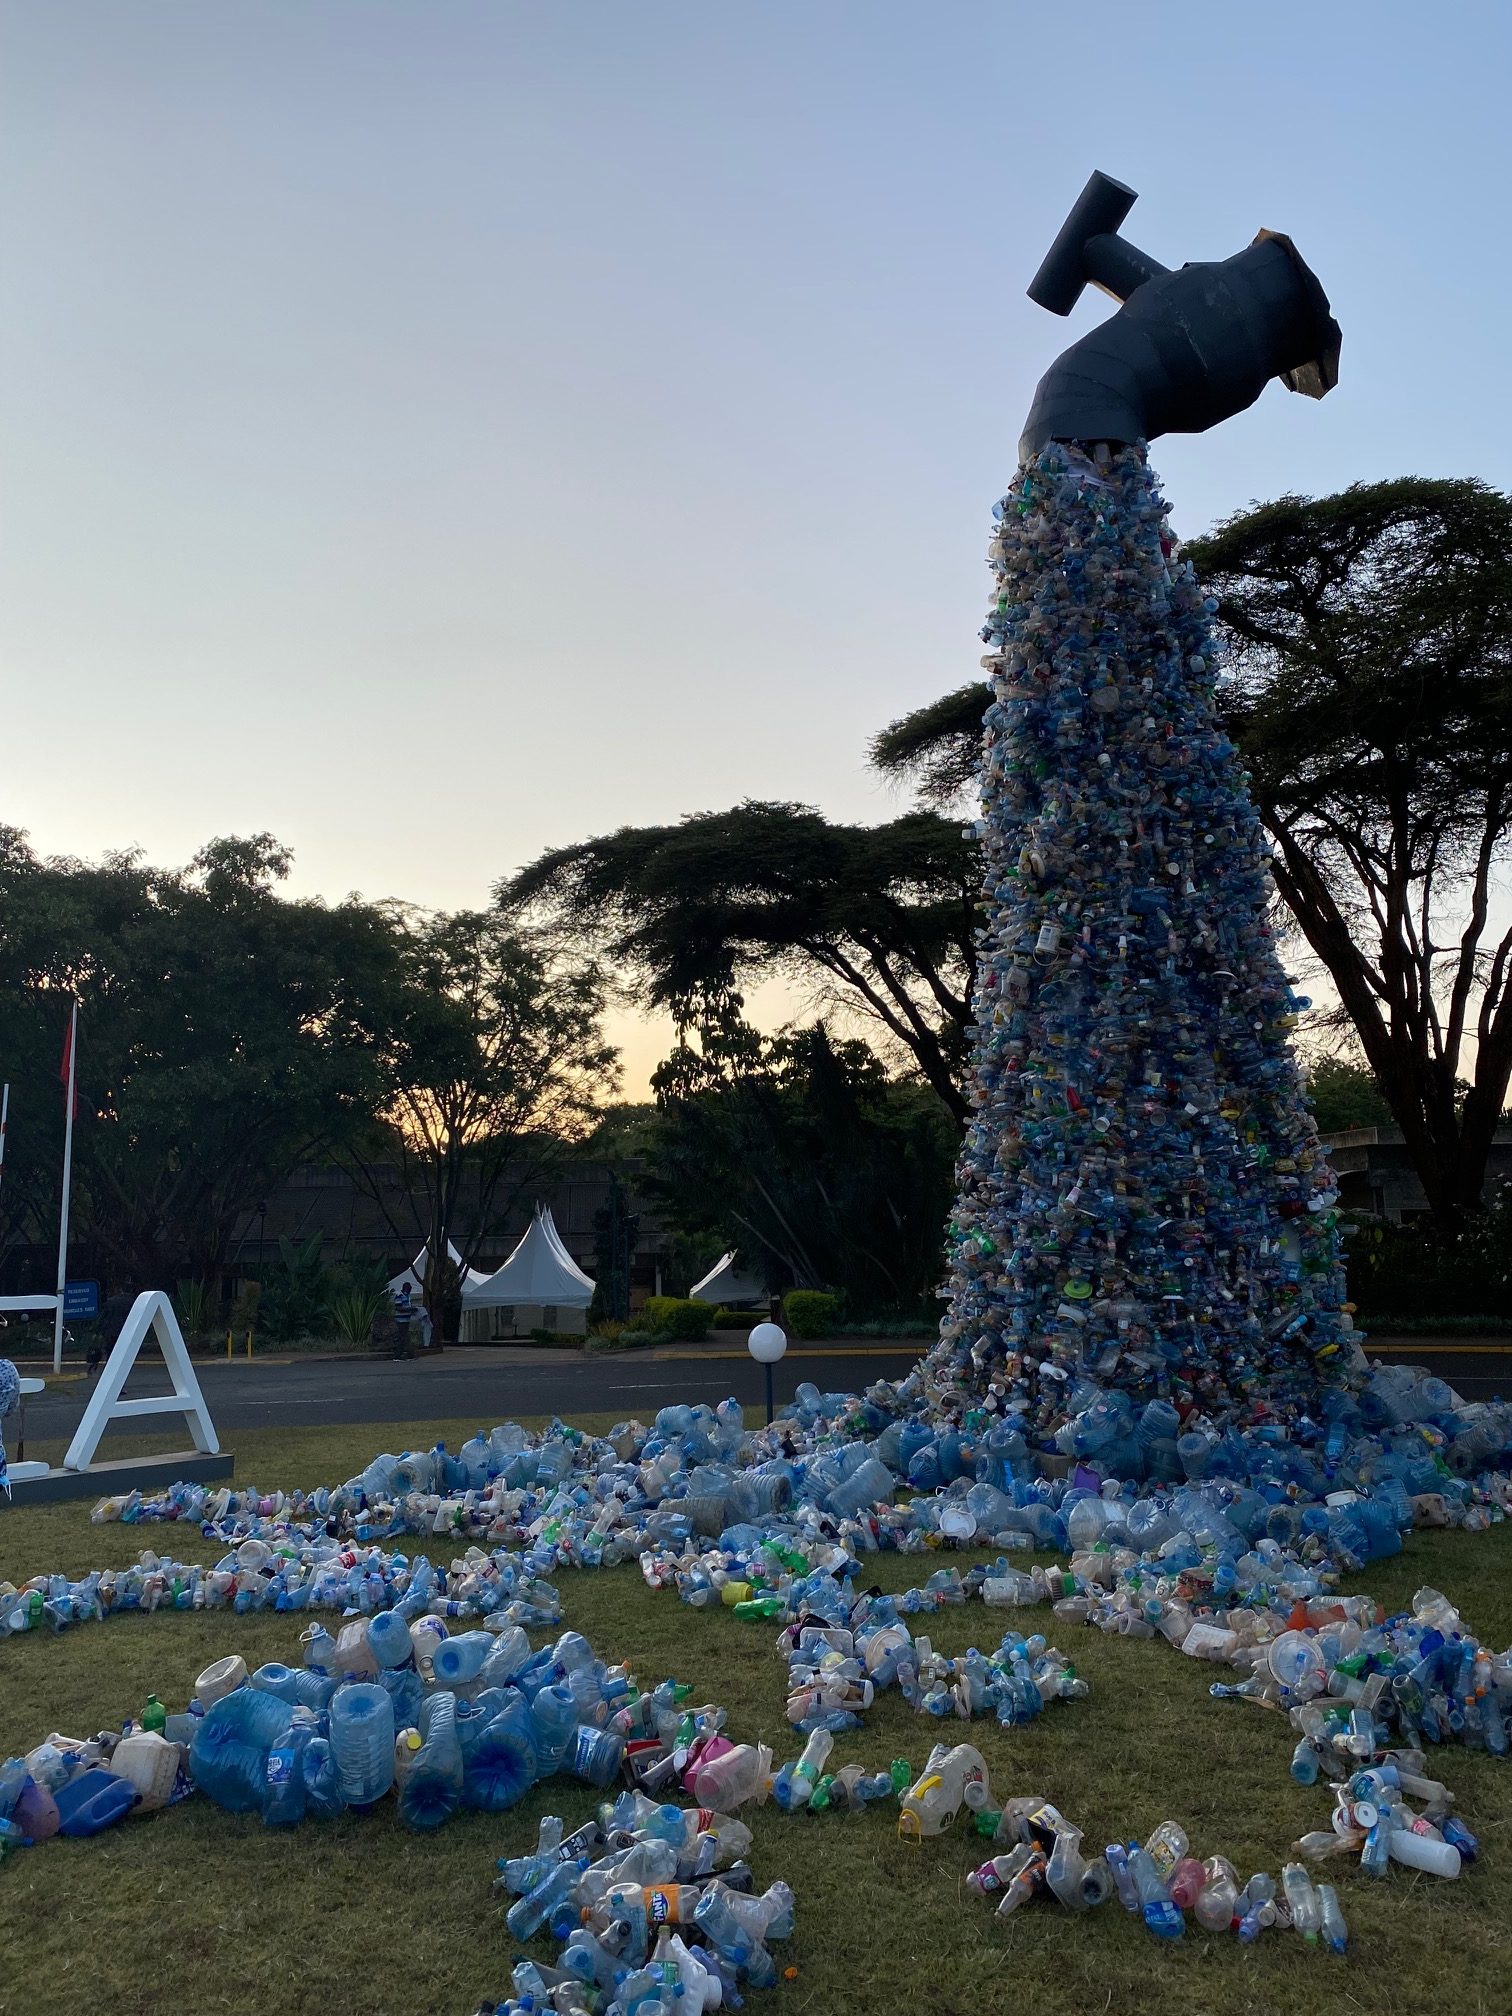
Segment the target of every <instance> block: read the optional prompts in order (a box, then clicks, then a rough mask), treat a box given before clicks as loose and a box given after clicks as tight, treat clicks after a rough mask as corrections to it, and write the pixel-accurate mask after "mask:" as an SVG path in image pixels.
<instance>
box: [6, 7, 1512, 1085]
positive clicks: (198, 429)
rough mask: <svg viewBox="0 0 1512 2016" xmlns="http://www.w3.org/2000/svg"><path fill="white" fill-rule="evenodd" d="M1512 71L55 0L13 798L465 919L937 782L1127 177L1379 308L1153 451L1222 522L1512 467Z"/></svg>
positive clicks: (1348, 307)
mask: <svg viewBox="0 0 1512 2016" xmlns="http://www.w3.org/2000/svg"><path fill="white" fill-rule="evenodd" d="M1509 57H1512V15H1509V12H1508V10H1506V9H1505V7H1503V6H1500V5H1490V4H1485V5H1482V4H1476V0H1467V4H1450V5H1448V6H1444V7H1440V8H1437V9H1424V8H1422V7H1421V6H1419V5H1408V4H1405V0H1374V4H1370V5H1364V4H1357V0H1327V4H1324V5H1321V6H1318V7H1315V8H1313V9H1311V10H1309V12H1308V13H1307V14H1306V15H1302V14H1301V13H1291V12H1288V11H1287V10H1282V11H1281V12H1279V13H1277V12H1270V13H1266V14H1263V15H1259V16H1257V15H1256V14H1255V13H1254V11H1253V10H1252V9H1247V8H1238V7H1224V6H1215V5H1214V4H1212V0H1204V4H1192V5H1186V4H1182V5H1160V4H1158V0H1157V4H1149V5H1146V6H1143V7H1141V8H1138V9H1131V8H1129V7H1128V6H1127V5H1126V4H1106V0H1083V4H1081V5H1080V6H1077V7H1074V8H1062V9H1049V8H1039V7H1035V8H1032V9H1031V8H1028V7H1025V6H1023V5H1020V4H1017V0H992V4H988V0H931V4H925V0H911V4H896V0H807V4H787V0H764V4H762V5H761V6H744V7H741V6H734V5H729V4H719V0H634V4H626V0H552V4H549V5H547V4H542V0H535V4H529V5H526V4H512V0H493V4H486V5H484V4H472V0H407V4H397V0H284V4H277V5H274V4H240V0H215V4H214V5H213V6H206V5H204V4H203V0H172V4H169V0H48V4H47V5H46V6H37V5H35V4H30V0H4V4H0V247H3V256H0V468H3V472H4V477H3V498H0V681H3V687H0V690H3V692H4V695H5V709H4V717H3V723H4V725H3V728H0V821H4V822H5V823H8V824H12V825H19V826H22V827H25V828H26V829H28V830H29V831H30V833H31V836H32V840H33V843H34V845H35V846H36V847H37V848H38V849H39V850H40V851H42V852H44V853H68V854H75V855H82V856H94V855H98V854H100V853H102V852H104V851H106V850H107V849H114V848H123V847H139V848H141V849H142V850H144V851H145V853H146V855H147V856H148V857H149V858H150V859H152V860H155V861H159V862H163V863H177V862H182V861H186V860H187V859H188V858H189V857H190V856H191V855H192V854H193V853H194V852H195V851H196V849H197V848H198V847H199V846H200V845H201V844H202V843H203V842H204V841H205V840H206V839H208V838H209V837H211V836H212V835H218V834H225V833H248V832H253V831H257V830H262V829H271V830H272V831H273V832H274V833H276V834H277V835H278V837H279V838H280V839H281V840H282V841H284V842H285V843H286V844H287V845H289V846H291V847H292V848H293V849H294V852H295V859H296V866H295V871H294V877H293V881H292V885H291V886H292V887H294V888H295V889H296V890H298V891H300V892H306V893H320V894H323V895H325V896H326V897H328V898H330V899H332V900H335V899H339V898H340V897H342V896H343V895H345V894H347V893H348V892H350V891H354V890H355V891H361V892H362V893H363V894H364V895H367V896H369V897H383V896H402V897H405V898H407V899H409V900H411V901H413V902H417V903H421V904H425V905H428V906H441V907H460V906H468V905H479V904H482V903H484V902H486V901H487V899H488V894H489V890H490V888H491V886H492V884H493V883H494V882H495V881H496V880H497V879H498V878H499V877H500V876H502V875H505V874H507V873H509V872H510V871H511V870H513V869H515V868H517V867H519V866H520V865H522V864H523V863H524V862H526V861H529V860H530V859H532V858H533V857H534V856H535V855H537V854H538V853H540V852H541V851H542V850H543V849H545V848H547V847H550V846H555V845H560V844H565V843H568V842H571V841H574V840H577V839H580V838H582V837H584V836H585V835H587V834H589V833H597V832H604V831H607V830H610V829H612V828H614V827H616V826H618V825H621V824H624V823H627V822H628V823H646V822H651V821H657V822H660V821H664V820H669V819H675V818H677V817H680V816H681V815H683V814H684V813H689V812H697V811H701V810H706V809H713V808H718V807H722V806H725V805H728V804H731V803H733V802H735V801H737V800H739V799H741V798H745V797H759V798H783V799H793V800H798V801H801V802H805V803H812V804H817V805H820V806H822V807H823V808H824V809H825V810H826V811H827V812H829V813H830V814H832V815H834V816H836V817H841V818H848V819H860V820H873V819H883V818H887V817H889V816H892V814H893V813H895V812H896V811H897V810H898V809H899V806H900V800H899V798H898V796H897V795H896V793H895V792H894V791H893V790H891V789H889V788H888V787H885V786H883V785H881V784H880V783H879V782H878V781H877V780H876V779H875V778H873V777H872V776H871V775H870V774H869V772H868V771H867V768H866V764H865V745H866V740H867V737H868V736H869V735H870V734H871V733H872V731H874V730H875V729H876V728H878V727H880V726H881V725H883V724H884V723H885V722H887V721H888V720H890V719H892V718H894V717H895V716H896V715H898V714H900V713H902V712H904V711H905V710H907V709H909V708H911V707H914V706H916V705H919V704H921V703H923V702H925V701H927V700H929V699H931V698H933V697H935V696H937V695H938V694H939V693H941V692H943V691H945V690H946V689H948V688H950V687H953V686H956V685H959V684H960V683H962V682H963V681H964V680H965V679H968V678H970V677H972V676H973V675H974V674H975V672H976V665H977V658H978V656H979V653H980V646H979V644H978V642H977V638H976V631H977V627H978V624H979V621H980V617H981V612H982V609H983V607H984V606H985V598H986V591H987V585H988V583H987V575H986V572H985V570H984V565H983V560H984V554H985V548H986V540H987V530H988V522H989V515H990V507H991V504H992V502H993V500H994V499H995V498H996V497H998V496H999V495H1000V494H1001V493H1002V491H1003V490H1004V489H1005V487H1006V486H1007V484H1008V482H1009V480H1010V479H1011V476H1012V474H1013V465H1014V460H1015V446H1016V442H1017V439H1018V434H1019V430H1020V426H1021V424H1022V421H1023V418H1024V415H1025V413H1026V411H1027V408H1028V404H1029V400H1030V397H1031V394H1032V392H1033V389H1034V385H1035V382H1036V380H1037V379H1038V377H1039V376H1040V374H1041V372H1042V371H1043V370H1044V369H1045V368H1046V367H1047V366H1048V364H1049V363H1050V362H1051V361H1052V359H1053V358H1054V357H1055V356H1056V355H1057V354H1058V352H1059V351H1060V350H1061V349H1062V348H1064V347H1065V345H1066V343H1068V342H1069V341H1071V340H1072V339H1073V338H1074V336H1076V335H1077V334H1079V333H1081V331H1082V330H1084V329H1085V328H1088V327H1090V326H1091V325H1092V324H1093V323H1094V322H1096V321H1097V320H1099V319H1101V317H1102V316H1103V315H1105V314H1106V313H1107V312H1109V304H1108V303H1107V302H1106V300H1105V299H1104V298H1103V297H1101V296H1099V295H1096V294H1095V293H1089V294H1088V295H1087V296H1086V297H1085V298H1084V300H1083V302H1082V303H1081V305H1080V306H1079V307H1078V309H1077V310H1076V311H1075V312H1074V314H1073V315H1072V316H1071V317H1070V318H1069V321H1067V322H1060V321H1058V320H1057V319H1056V318H1054V317H1051V316H1049V315H1047V314H1045V313H1044V311H1043V310H1041V309H1038V308H1036V307H1034V306H1033V305H1032V304H1031V303H1030V302H1029V301H1028V300H1027V299H1026V298H1025V295H1024V289H1025V287H1026V285H1027V284H1028V281H1029V279H1030V278H1031V276H1032V274H1033V272H1034V270H1035V268H1036V267H1037V266H1038V264H1039V262H1040V259H1041V258H1042V257H1043V255H1044V253H1045V251H1046V250H1047V249H1048V247H1049V244H1050V241H1051V239H1052V238H1053V237H1054V234H1055V232H1056V229H1057V228H1058V226H1059V224H1060V222H1061V221H1062V218H1063V216H1064V214H1065V212H1066V210H1067V208H1068V207H1069V205H1070V204H1071V202H1072V200H1073V199H1074V197H1075V196H1076V194H1077V192H1078V191H1079V189H1080V188H1081V186H1082V184H1083V182H1084V181H1085V179H1086V177H1087V175H1088V173H1089V172H1090V171H1091V170H1092V169H1093V168H1094V167H1096V168H1102V169H1104V170H1105V171H1107V172H1108V173H1110V174H1112V175H1115V176H1117V177H1118V178H1119V179H1120V180H1122V181H1125V182H1128V183H1130V184H1131V185H1132V186H1133V187H1134V188H1135V189H1137V190H1138V191H1139V201H1138V203H1137V205H1136V206H1135V209H1134V211H1133V213H1132V214H1131V216H1130V218H1129V220H1128V223H1127V224H1126V225H1125V227H1124V228H1125V231H1126V233H1127V235H1129V236H1130V237H1131V238H1133V239H1134V240H1135V242H1136V243H1138V244H1140V245H1141V246H1143V247H1144V248H1145V249H1147V250H1148V251H1149V252H1151V253H1152V254H1153V255H1154V256H1155V257H1157V258H1158V259H1160V260H1161V261H1163V263H1165V264H1167V265H1178V264H1180V263H1181V262H1182V261H1184V260H1187V259H1202V258H1224V257H1227V256H1228V255H1230V254H1231V253H1233V252H1237V251H1239V250H1241V249H1242V248H1243V246H1244V245H1245V244H1247V243H1248V242H1249V240H1250V239H1251V238H1252V237H1253V235H1254V233H1255V231H1256V230H1257V229H1259V228H1260V227H1261V226H1266V227H1269V228H1271V229H1276V230H1283V231H1285V232H1287V233H1288V234H1289V235H1291V236H1292V237H1293V238H1294V239H1295V241H1296V243H1297V245H1298V248H1299V249H1300V251H1301V252H1302V254H1303V256H1304V257H1305V258H1306V259H1307V260H1308V262H1309V264H1310V265H1311V266H1312V267H1313V269H1314V271H1315V272H1316V273H1317V274H1318V275H1319V277H1320V278H1321V280H1322V282H1323V284H1324V286H1325V288H1326V289H1327V290H1328V292H1329V294H1330V296H1331V299H1332V302H1333V307H1334V312H1335V314H1336V315H1337V317H1338V319H1339V321H1340V322H1341V324H1342V325H1343V330H1344V347H1343V357H1342V369H1341V378H1340V383H1339V386H1338V389H1337V390H1336V391H1335V392H1334V393H1333V394H1332V395H1331V396H1330V397H1329V398H1328V399H1327V400H1326V401H1324V402H1323V403H1322V404H1321V405H1318V404H1315V403H1314V402H1312V401H1310V400H1305V399H1299V398H1295V397H1293V396H1291V395H1289V394H1288V393H1286V392H1285V391H1284V390H1283V389H1282V388H1281V387H1280V386H1279V385H1272V386H1271V387H1270V388H1268V389H1267V391H1266V392H1265V394H1264V395H1263V396H1262V398H1261V400H1260V402H1259V403H1258V405H1257V406H1256V407H1254V408H1253V409H1252V410H1251V411H1250V412H1249V413H1247V414H1245V415H1242V416H1240V417H1239V418H1237V419H1234V420H1232V421H1230V422H1228V423H1227V424H1225V425H1224V426H1223V427H1222V428H1221V429H1219V430H1217V431H1215V432H1214V433H1211V434H1209V435H1206V436H1197V437H1168V438H1166V439H1165V440H1163V441H1161V442H1160V443H1159V444H1158V446H1157V448H1156V450H1155V453H1154V457H1153V459H1154V460H1155V462H1156V464H1157V466H1158V468H1159V469H1160V471H1161V472H1162V475H1163V477H1164V479H1165V485H1166V490H1167V494H1168V495H1169V496H1170V497H1171V498H1172V500H1173V505H1174V521H1175V523H1176V526H1177V529H1178V530H1181V531H1185V532H1187V533H1195V532H1198V531H1201V530H1204V529H1205V528H1206V527H1207V526H1208V525H1209V524H1211V523H1212V522H1213V521H1214V520H1215V519H1216V518H1218V517H1221V516H1224V515H1226V514H1228V513H1230V512H1233V511H1235V510H1237V509H1240V508H1242V507H1243V506H1244V505H1245V504H1247V503H1248V502H1249V501H1251V500H1252V499H1260V498H1268V497H1272V496H1275V495H1278V494H1280V493H1281V492H1283V491H1288V490H1290V491H1300V492H1303V493H1307V494H1314V495H1316V494H1322V493H1325V492H1327V491H1330V490H1334V489H1337V488H1340V487H1342V486H1343V485H1345V484H1346V483H1349V482H1352V481H1355V480H1373V479H1377V478H1381V477H1389V476H1395V475H1402V474H1408V473H1413V474H1421V475H1469V474H1474V475H1479V476H1483V477H1485V478H1486V479H1488V480H1489V481H1491V482H1493V483H1495V484H1497V485H1499V486H1502V487H1507V486H1508V485H1509V484H1512V398H1509V397H1508V392H1507V387H1506V385H1505V383H1504V378H1505V374H1506V370H1507V366H1506V364H1505V351H1506V340H1507V339H1506V329H1507V323H1508V311H1509V306H1512V300H1509V297H1512V268H1509V265H1508V262H1507V261H1506V260H1505V258H1503V257H1502V256H1501V248H1503V247H1504V246H1505V243H1506V240H1507V230H1508V217H1507V214H1506V198H1505V195H1504V193H1503V192H1504V188H1505V176H1504V159H1503V135H1504V128H1505V117H1506V80H1507V76H1508V74H1509ZM772 998H774V997H769V998H768V1003H767V1005H768V1007H771V1005H772ZM777 1006H778V1007H780V1006H781V1002H780V999H778V1000H777ZM618 1033H619V1034H620V1035H621V1037H622V1039H623V1040H624V1042H625V1046H626V1064H627V1087H628V1089H630V1090H632V1091H634V1090H636V1089H638V1088H639V1087H640V1086H641V1085H642V1084H643V1083H644V1076H645V1072H646V1070H647V1068H648V1067H649V1065H650V1064H651V1063H653V1062H654V1061H655V1058H656V1056H657V1055H658V1054H660V1049H661V1047H662V1043H663V1032H662V1031H661V1030H660V1029H654V1028H653V1029H639V1028H636V1027H634V1026H631V1025H628V1024H625V1025H621V1026H620V1027H619V1030H618Z"/></svg>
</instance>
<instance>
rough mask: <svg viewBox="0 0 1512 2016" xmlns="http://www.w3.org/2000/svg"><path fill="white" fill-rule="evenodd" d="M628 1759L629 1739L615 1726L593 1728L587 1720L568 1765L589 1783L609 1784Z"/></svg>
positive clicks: (579, 1733) (577, 1737)
mask: <svg viewBox="0 0 1512 2016" xmlns="http://www.w3.org/2000/svg"><path fill="white" fill-rule="evenodd" d="M624 1761H625V1739H624V1737H623V1736H620V1735H618V1734H617V1733H616V1732H615V1731H614V1730H613V1729H593V1728H590V1727H588V1725H587V1724H586V1723H585V1724H583V1725H582V1726H581V1727H580V1728H579V1729H578V1732H577V1736H576V1738H575V1740H574V1742H573V1746H572V1750H571V1752H570V1754H569V1756H568V1759H567V1768H568V1769H569V1770H570V1771H571V1773H572V1775H573V1777H574V1778H581V1779H582V1781H583V1783H584V1784H585V1785H597V1786H599V1787H601V1788H602V1787H606V1786H609V1785H612V1784H613V1783H614V1781H615V1779H616V1778H617V1777H618V1776H619V1770H620V1766H621V1764H623V1762H624Z"/></svg>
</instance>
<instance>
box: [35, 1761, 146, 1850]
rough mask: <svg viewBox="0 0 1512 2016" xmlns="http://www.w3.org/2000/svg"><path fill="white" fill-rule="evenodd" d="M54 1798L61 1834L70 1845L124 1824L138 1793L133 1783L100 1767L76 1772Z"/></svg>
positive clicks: (60, 1787) (96, 1766)
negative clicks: (117, 1824) (121, 1823)
mask: <svg viewBox="0 0 1512 2016" xmlns="http://www.w3.org/2000/svg"><path fill="white" fill-rule="evenodd" d="M54 1796H55V1801H56V1804H57V1809H58V1832H59V1833H60V1834H64V1835H66V1836H67V1837H68V1838H69V1840H71V1841H83V1840H87V1839H88V1838H89V1836H90V1835H92V1834H101V1833H103V1832H104V1830H105V1829H106V1828H107V1827H113V1826H114V1825H115V1823H116V1821H117V1820H124V1819H125V1817H126V1815H127V1814H128V1813H129V1812H130V1811H131V1809H132V1807H133V1806H135V1805H136V1803H137V1789H136V1787H135V1785H133V1784H132V1782H131V1780H130V1779H129V1778H119V1777H117V1776H116V1774H115V1772H113V1771H106V1770H105V1769H104V1768H103V1767H102V1766H100V1765H98V1764H97V1765H95V1766H94V1767H93V1768H92V1769H90V1770H88V1771H76V1772H75V1773H74V1775H73V1777H72V1778H70V1779H69V1780H68V1781H67V1782H66V1784H63V1785H60V1786H59V1787H58V1790H57V1792H56V1794H55V1795H54Z"/></svg>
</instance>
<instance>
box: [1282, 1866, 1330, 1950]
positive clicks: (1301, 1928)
mask: <svg viewBox="0 0 1512 2016" xmlns="http://www.w3.org/2000/svg"><path fill="white" fill-rule="evenodd" d="M1281 1888H1282V1891H1283V1892H1284V1894H1285V1897H1286V1902H1287V1905H1288V1907H1289V1908H1290V1910H1291V1919H1292V1925H1293V1926H1294V1928H1295V1929H1296V1930H1297V1931H1298V1932H1300V1933H1301V1934H1302V1937H1303V1938H1304V1939H1306V1940H1307V1941H1308V1943H1309V1944H1310V1945H1316V1943H1317V1938H1318V1933H1319V1932H1320V1930H1321V1929H1322V1924H1323V1918H1322V1913H1321V1912H1320V1910H1319V1908H1318V1893H1317V1891H1316V1890H1314V1888H1313V1882H1312V1878H1311V1876H1309V1875H1308V1873H1307V1870H1306V1869H1305V1868H1304V1867H1303V1865H1302V1864H1301V1863H1300V1862H1288V1863H1286V1865H1285V1866H1284V1867H1283V1869H1282V1871H1281Z"/></svg>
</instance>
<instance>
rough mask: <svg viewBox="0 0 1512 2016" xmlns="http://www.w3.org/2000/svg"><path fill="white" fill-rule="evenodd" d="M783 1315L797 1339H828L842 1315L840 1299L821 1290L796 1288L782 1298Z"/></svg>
mask: <svg viewBox="0 0 1512 2016" xmlns="http://www.w3.org/2000/svg"><path fill="white" fill-rule="evenodd" d="M782 1313H783V1315H784V1316H785V1317H786V1318H787V1327H788V1329H789V1330H791V1331H792V1333H793V1335H794V1336H795V1337H801V1338H812V1337H827V1336H828V1335H829V1334H830V1332H831V1330H833V1329H834V1327H835V1324H836V1322H837V1321H838V1319H839V1315H840V1297H839V1296H838V1295H826V1294H825V1293H824V1291H823V1290H822V1289H819V1288H794V1289H793V1290H792V1291H791V1293H790V1294H787V1295H784V1296H783V1298H782Z"/></svg>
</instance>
